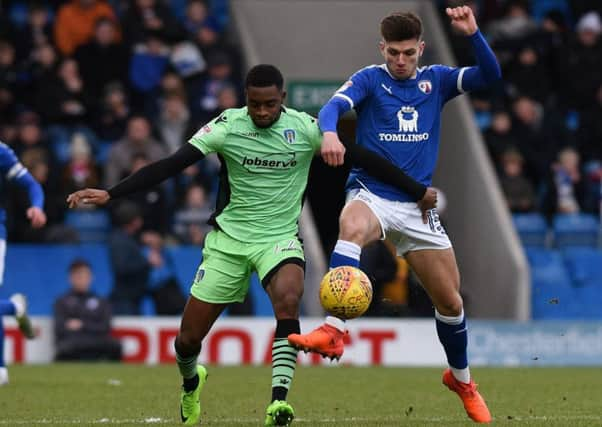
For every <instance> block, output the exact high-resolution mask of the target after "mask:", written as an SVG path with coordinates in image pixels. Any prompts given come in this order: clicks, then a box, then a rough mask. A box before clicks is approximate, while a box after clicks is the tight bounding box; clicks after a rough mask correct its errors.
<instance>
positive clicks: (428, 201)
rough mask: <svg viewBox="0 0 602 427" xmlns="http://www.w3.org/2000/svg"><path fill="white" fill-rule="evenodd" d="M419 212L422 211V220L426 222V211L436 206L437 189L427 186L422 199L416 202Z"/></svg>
mask: <svg viewBox="0 0 602 427" xmlns="http://www.w3.org/2000/svg"><path fill="white" fill-rule="evenodd" d="M416 204H417V205H418V208H419V209H420V212H422V222H423V223H425V224H426V223H427V222H428V211H430V210H431V209H435V208H436V207H437V190H435V189H434V188H433V187H428V188H427V189H426V192H425V193H424V196H422V199H420V200H419V201H418V202H417V203H416Z"/></svg>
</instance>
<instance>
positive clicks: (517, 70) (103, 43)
mask: <svg viewBox="0 0 602 427" xmlns="http://www.w3.org/2000/svg"><path fill="white" fill-rule="evenodd" d="M458 4H466V5H468V6H469V7H471V8H472V9H473V11H474V12H475V14H476V16H477V22H478V24H479V26H480V29H481V31H482V32H483V33H484V35H485V37H486V38H487V40H488V41H489V43H490V45H491V46H492V48H493V50H494V51H495V53H496V55H497V57H498V60H499V61H500V64H501V66H502V71H503V82H501V83H500V84H499V85H498V86H497V87H493V88H491V89H490V90H487V91H483V92H477V93H471V94H470V95H467V96H463V97H459V98H457V99H456V100H454V101H452V102H451V103H449V104H448V105H447V106H446V109H445V113H444V118H443V124H442V132H441V135H442V141H441V151H440V157H439V165H438V169H437V172H436V176H435V182H434V185H435V186H436V187H437V188H438V189H440V192H441V193H440V197H439V200H440V207H439V210H440V216H441V219H442V222H443V223H444V225H445V226H446V228H447V231H448V233H449V235H450V237H451V239H452V242H453V244H454V247H455V249H456V253H457V257H458V262H459V266H460V271H461V274H462V294H463V298H464V301H465V308H466V311H467V313H468V315H469V316H470V319H478V320H476V321H475V323H474V328H475V333H474V334H473V337H471V340H473V341H472V342H473V344H471V345H472V348H475V351H477V353H478V351H480V350H479V349H481V350H483V353H482V354H480V353H479V354H480V355H479V354H477V355H476V357H475V358H476V360H477V363H478V362H479V360H480V361H481V363H496V362H500V361H501V362H502V363H529V362H528V361H529V360H533V359H532V353H533V352H538V351H539V352H540V353H541V351H542V349H543V348H544V347H545V348H548V347H546V346H545V341H541V343H540V344H537V343H536V344H533V345H535V346H539V347H536V348H535V349H534V350H533V349H530V350H528V351H527V353H525V354H524V355H522V356H520V355H519V356H517V355H508V356H507V357H506V356H503V355H501V356H500V354H499V353H498V352H499V351H500V348H502V347H503V345H502V344H500V346H499V347H498V346H497V345H493V344H492V343H493V340H494V339H498V340H501V341H500V342H504V341H503V340H504V339H506V338H507V339H508V340H514V339H515V340H517V341H515V342H519V341H520V340H521V339H524V338H525V337H527V341H529V339H531V338H533V337H535V336H539V337H543V338H541V339H543V340H545V339H547V338H546V337H549V338H550V339H561V340H564V341H562V342H563V343H564V344H562V345H560V346H561V347H562V348H563V349H564V350H562V351H560V352H559V353H554V352H553V351H551V352H550V353H549V358H548V360H549V361H551V362H550V363H569V362H571V361H572V362H571V363H582V362H583V361H584V360H585V361H587V360H589V362H590V363H600V360H602V357H600V356H602V349H600V348H598V347H599V345H598V346H596V347H595V348H596V351H597V353H595V354H590V355H589V356H587V357H590V356H591V358H590V359H586V358H585V359H584V357H585V356H584V354H583V353H579V352H578V353H570V354H569V353H567V352H570V351H569V350H567V349H569V348H570V347H571V346H572V344H571V343H572V341H567V340H569V339H570V336H571V335H570V334H568V336H567V334H566V331H567V330H568V328H573V329H571V331H573V332H574V333H575V334H577V335H576V336H577V338H575V339H576V340H577V341H579V342H584V340H585V342H588V343H594V342H599V341H602V340H600V339H599V337H600V336H602V326H601V325H602V308H601V307H602V249H601V248H602V246H601V239H600V236H601V233H600V204H601V203H602V185H601V176H602V73H600V70H601V69H602V41H601V38H600V37H601V33H602V22H601V18H600V14H601V13H602V2H600V1H597V0H572V1H569V0H532V1H526V0H465V1H461V2H460V1H455V0H433V1H381V0H374V1H354V0H330V1H325V0H321V1H318V0H229V1H228V0H172V1H162V0H130V1H126V0H113V1H101V0H72V1H60V0H55V1H20V0H12V1H11V0H3V1H1V2H0V5H1V6H0V7H1V9H0V140H1V141H3V142H4V143H6V144H7V145H9V146H10V147H12V148H13V150H14V151H15V152H16V153H17V155H18V156H19V158H20V159H21V161H22V163H23V164H24V165H25V166H26V167H27V168H28V169H29V171H30V172H31V173H32V175H33V176H34V177H35V178H36V179H37V180H38V181H39V182H40V183H41V184H42V185H43V187H44V190H45V192H46V205H45V210H46V212H47V214H48V218H49V221H48V224H47V226H46V227H45V228H44V229H43V230H42V231H41V232H40V231H34V230H32V229H31V228H30V227H29V225H28V221H27V218H26V217H25V216H24V215H23V212H24V211H25V208H26V206H27V200H28V199H27V197H26V195H24V194H22V193H21V192H19V191H17V190H16V189H12V188H9V189H7V191H9V196H8V198H7V199H6V200H7V201H6V206H5V207H6V209H7V211H8V216H7V229H8V250H7V258H6V271H5V280H4V285H3V287H2V288H0V294H1V295H2V296H7V295H10V294H12V293H14V292H17V291H18V292H23V293H25V294H26V295H27V296H28V297H29V300H30V312H31V314H33V315H34V316H37V319H38V324H39V328H40V330H41V331H42V332H43V334H42V335H44V333H47V334H51V332H50V330H51V322H50V321H49V319H50V318H51V316H52V315H53V304H54V303H55V301H56V300H57V298H59V297H60V296H61V295H63V294H64V293H65V292H66V291H67V290H68V289H69V266H70V265H71V264H72V263H73V261H74V260H77V259H82V260H85V261H86V262H87V263H89V265H90V267H91V272H92V279H91V289H93V290H94V292H96V293H97V294H98V295H99V296H101V297H105V298H107V299H109V302H112V303H113V306H112V310H113V314H114V315H115V316H117V317H116V323H115V324H116V325H117V326H119V325H120V320H119V319H120V316H145V318H144V319H142V318H136V317H125V318H123V319H124V320H123V322H125V323H122V325H127V326H128V327H129V328H130V329H131V328H137V327H138V328H141V327H142V326H141V325H142V324H144V325H145V326H144V328H143V329H141V330H143V331H144V333H145V334H147V333H148V334H150V335H152V334H155V333H156V332H157V328H161V325H169V327H170V328H173V327H174V325H175V328H177V317H173V316H177V315H178V314H179V313H180V312H181V309H182V304H183V298H185V296H186V295H187V294H188V289H189V286H190V284H191V282H192V278H193V277H194V274H195V272H196V269H197V267H198V265H199V263H200V261H201V259H202V247H203V240H204V236H205V234H206V233H207V232H208V231H209V228H208V226H207V225H206V220H207V218H208V217H209V215H210V214H211V212H212V208H213V206H214V203H215V195H216V189H217V188H216V186H217V176H218V173H219V162H218V160H217V158H214V157H212V156H209V157H207V158H205V159H204V160H203V161H202V162H200V163H199V164H196V165H193V166H191V167H190V168H188V169H187V170H185V171H184V172H183V173H182V174H180V175H179V176H177V177H175V178H173V179H170V180H168V181H166V182H164V183H163V184H161V185H159V186H157V187H155V188H152V189H150V190H147V191H145V192H142V193H139V194H136V195H135V196H133V197H130V198H128V200H127V201H118V202H113V203H111V204H110V205H109V206H108V208H107V209H94V208H87V207H82V208H79V209H76V210H68V209H67V205H66V204H65V198H66V196H67V195H68V194H69V193H71V192H73V191H75V190H78V189H81V188H85V187H100V188H108V187H110V186H112V185H114V184H116V183H117V182H118V181H119V180H120V179H122V178H123V177H125V176H127V175H128V174H130V173H132V172H134V171H135V170H137V169H138V168H140V167H142V166H144V165H145V164H147V163H148V162H153V161H155V160H157V159H160V158H162V157H164V156H166V155H169V154H170V153H172V152H174V151H175V150H177V149H178V147H179V146H180V145H181V144H184V143H186V141H187V139H188V138H189V137H190V136H191V135H192V134H193V133H194V132H195V131H196V130H197V129H198V128H200V127H201V126H202V125H203V124H204V123H206V122H207V121H208V120H210V119H211V118H213V117H215V116H216V115H218V114H219V113H220V112H221V111H223V110H224V109H227V108H233V107H240V106H243V105H244V90H243V89H244V88H243V77H244V75H245V73H246V71H247V70H248V69H249V68H250V67H251V66H253V65H255V64H258V63H273V64H275V65H276V66H278V67H279V68H280V69H281V70H282V71H283V74H284V76H285V80H286V87H287V91H288V98H287V104H288V105H289V106H291V107H294V108H297V109H300V110H304V111H307V112H308V113H311V114H316V113H317V111H318V110H319V108H320V107H321V106H322V105H323V104H324V103H325V102H326V101H327V100H328V99H329V98H330V96H331V95H332V93H333V92H334V91H335V90H336V89H337V88H338V87H339V86H340V85H341V84H342V83H343V82H344V81H346V80H347V78H348V76H350V75H351V74H352V73H353V72H355V71H356V70H358V69H359V68H361V67H363V66H365V65H368V64H372V63H381V62H382V58H381V57H380V54H379V52H378V49H377V43H378V40H379V32H378V31H379V23H380V19H381V18H382V17H383V16H385V15H386V14H388V13H390V12H392V11H395V10H401V9H408V10H413V11H415V12H417V13H418V14H419V15H420V16H421V17H422V19H423V21H424V25H425V35H424V40H425V42H426V51H425V55H424V56H423V62H424V64H431V63H443V64H448V65H458V66H466V65H472V64H474V58H473V56H472V51H471V47H470V44H469V42H468V41H467V40H466V39H465V38H464V37H461V36H459V35H456V34H454V33H453V32H452V31H451V29H450V26H449V22H448V20H447V18H446V17H445V15H444V9H445V7H448V6H455V5H458ZM354 126H355V118H354V116H353V115H352V114H350V115H348V116H345V118H344V120H342V121H341V122H340V134H341V136H342V137H343V138H345V139H352V138H354ZM347 173H348V169H346V168H337V169H332V168H328V167H327V166H326V165H325V164H324V163H323V162H322V161H321V159H319V158H316V159H315V160H314V164H313V165H312V173H311V176H310V182H309V186H308V191H307V203H306V205H305V209H304V212H303V216H302V220H301V231H302V236H303V237H304V239H305V245H306V251H307V259H308V270H307V280H306V292H305V296H304V301H303V314H304V315H305V316H307V318H308V319H310V320H309V323H307V325H308V327H307V328H309V326H310V325H312V322H314V323H315V322H318V321H319V319H318V318H319V317H320V316H322V314H323V312H322V309H321V307H320V305H319V301H318V298H317V287H318V285H319V281H320V279H321V277H322V275H323V274H324V273H325V271H326V258H327V255H328V254H329V252H330V251H331V249H332V247H333V246H334V243H335V242H336V236H337V233H338V223H337V218H338V213H339V211H340V209H341V207H342V206H343V201H344V193H343V185H344V182H345V179H346V176H347ZM124 241H127V242H128V243H132V244H133V245H134V248H135V252H136V253H135V254H134V255H132V256H138V257H140V259H142V260H143V261H142V262H141V263H140V264H139V265H138V266H137V267H136V268H134V267H133V263H132V262H131V260H132V259H133V258H131V257H130V256H129V255H123V254H124V252H123V250H124ZM130 247H131V246H130ZM393 253H394V252H393V251H392V248H391V247H390V246H389V244H388V243H387V242H378V243H376V244H374V245H371V246H370V247H368V248H366V249H365V250H364V252H363V254H362V266H363V268H364V270H365V271H366V272H367V273H368V274H369V276H370V277H371V279H372V282H373V285H374V291H375V298H374V300H373V303H372V306H371V307H370V310H369V313H368V314H367V317H375V318H377V319H378V321H382V322H384V323H382V324H379V325H381V326H379V327H382V328H385V329H386V328H387V327H391V326H390V325H392V324H393V323H388V322H389V321H391V320H392V319H397V320H398V321H399V318H404V319H405V318H415V317H432V316H433V309H432V306H431V305H430V302H429V300H428V298H427V297H426V295H425V293H424V292H423V291H422V289H421V287H420V284H419V283H418V281H417V279H416V277H415V276H414V275H413V274H412V272H411V271H410V270H409V268H408V266H407V264H406V263H405V261H404V260H403V259H402V258H396V257H395V256H394V255H393ZM132 283H136V289H135V290H134V289H133V285H131V284H132ZM124 299H128V301H129V303H128V304H121V302H123V300H124ZM159 316H172V317H166V319H165V321H162V320H161V318H160V317H159ZM240 316H265V317H266V320H265V325H264V323H261V325H264V326H265V333H264V335H268V334H269V330H270V328H272V327H273V326H272V323H273V322H272V321H270V316H272V309H271V306H270V303H269V300H268V299H267V297H266V296H265V294H264V292H263V289H262V288H261V286H260V285H259V283H258V281H257V279H254V282H253V284H252V286H251V291H250V294H249V297H248V299H247V301H245V303H243V304H237V305H234V306H232V307H231V308H230V309H229V311H228V312H227V313H226V315H225V317H226V318H224V319H222V320H223V322H226V324H229V325H234V326H232V327H241V328H242V327H243V326H241V325H243V323H244V322H245V321H244V319H243V320H241V321H240V322H239V323H236V320H231V322H234V323H227V322H229V320H228V319H227V317H232V318H233V319H239V318H240ZM151 317H152V318H151ZM387 319H388V320H387ZM162 322H164V323H162ZM165 322H166V323H165ZM357 322H358V323H356V325H360V326H357V327H360V328H361V327H363V326H362V325H364V324H363V323H362V322H363V320H360V321H357ZM410 322H411V321H410ZM428 322H429V323H427V324H428V325H429V328H430V329H429V331H430V330H433V329H434V328H432V325H431V323H430V321H428ZM480 322H483V323H480ZM405 324H406V323H395V325H405ZM407 324H408V325H410V324H411V323H407ZM149 325H151V326H149ZM152 325H155V326H152ZM366 325H370V323H366ZM386 325H389V326H386ZM418 325H423V323H419V324H418ZM352 326H353V322H350V328H351V327H352ZM397 327H398V326H395V328H397ZM149 328H150V329H149ZM153 328H154V329H153ZM303 328H304V329H305V328H306V327H305V326H303ZM479 328H481V329H479ZM149 331H150V332H149ZM121 333H122V335H123V330H122V331H121ZM249 333H251V332H249ZM416 334H417V337H418V335H420V334H418V333H416ZM428 334H431V335H432V339H433V340H434V341H433V342H434V344H437V343H436V337H435V335H434V331H433V332H428ZM525 334H526V335H525ZM528 334H532V335H528ZM117 335H119V334H118V333H117ZM126 335H127V334H126ZM150 335H149V336H150ZM431 335H428V337H430V336H431ZM9 336H10V334H9ZM153 336H154V335H153ZM529 337H530V338H529ZM559 337H562V338H559ZM130 338H131V336H130ZM171 339H173V336H172V337H171ZM417 339H419V337H418V338H417ZM151 342H152V344H151V346H155V345H157V344H156V343H155V342H154V341H153V340H151ZM371 342H372V344H374V342H375V341H371ZM27 345H28V346H29V345H34V346H40V347H36V348H37V350H36V351H37V352H38V353H40V352H41V353H40V354H42V356H39V357H38V356H34V355H33V352H31V351H30V352H29V353H27V354H25V355H23V354H22V355H21V356H20V357H21V360H31V361H44V360H48V359H49V358H51V356H52V352H53V349H52V343H51V342H50V340H49V339H47V340H46V341H44V339H42V340H40V342H39V343H37V344H27ZM136 345H137V344H136ZM134 347H135V346H133V347H132V346H130V347H128V346H126V348H125V354H126V355H125V357H126V358H127V357H130V360H135V357H134V356H132V354H134V353H135V352H136V351H137V350H135V349H134V350H132V348H134ZM167 347H168V346H167ZM167 347H166V348H167ZM15 348H18V343H17V344H12V345H11V344H9V348H8V352H9V353H10V354H9V355H8V358H9V360H10V359H11V357H12V359H13V360H17V359H19V356H15ZM136 348H137V347H136ZM157 348H158V350H157ZM157 348H155V349H154V350H151V353H153V354H154V356H152V358H154V359H153V361H157V360H159V359H160V357H159V356H157V355H156V354H159V353H160V350H161V347H157ZM433 348H436V347H433ZM128 349H129V350H128ZM169 351H171V350H169ZM362 351H363V350H362ZM366 351H368V350H366ZM425 351H426V350H425ZM429 351H430V350H429ZM433 351H436V352H439V353H440V350H433ZM563 351H564V353H563ZM128 352H129V353H128ZM30 353H31V354H30ZM360 353H362V352H361V351H360V350H358V352H357V355H355V356H354V353H353V352H352V353H351V357H352V358H353V357H357V358H358V360H361V361H363V360H364V359H365V360H371V361H372V362H374V360H373V359H370V358H369V357H368V356H366V357H364V356H362V355H360ZM439 353H436V358H435V359H434V360H435V362H437V361H438V360H439V359H437V357H439V358H440V354H439ZM128 354H129V356H128ZM149 354H150V353H149ZM253 354H254V353H253ZM362 354H363V353H362ZM149 357H151V356H149ZM157 357H159V359H157ZM170 357H171V356H170ZM370 357H371V356H370ZM417 357H418V356H417ZM479 357H481V358H480V359H479ZM554 357H557V358H556V359H554ZM235 359H236V358H235ZM385 359H386V357H385ZM543 359H544V360H545V357H543ZM141 360H144V361H149V360H150V359H141ZM160 360H163V359H160ZM387 360H388V359H387ZM391 360H392V361H393V362H391V363H398V362H399V363H403V361H402V362H400V361H399V360H396V359H395V360H394V359H391ZM596 360H597V362H593V361H596ZM525 361H527V362H525ZM381 362H383V361H382V360H381V361H379V362H378V363H381ZM385 362H386V360H385ZM361 363H363V362H361ZM383 363H384V362H383ZM409 363H413V362H412V361H410V362H409Z"/></svg>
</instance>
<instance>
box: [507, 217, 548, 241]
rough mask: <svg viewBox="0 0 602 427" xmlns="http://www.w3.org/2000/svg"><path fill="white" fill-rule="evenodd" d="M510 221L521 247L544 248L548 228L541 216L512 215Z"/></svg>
mask: <svg viewBox="0 0 602 427" xmlns="http://www.w3.org/2000/svg"><path fill="white" fill-rule="evenodd" d="M512 221H513V222H514V226H515V227H516V232H517V233H518V236H519V237H520V240H521V242H522V243H523V245H525V246H541V247H544V246H546V241H547V236H548V226H547V224H546V220H545V218H544V217H543V215H542V214H540V213H524V214H513V215H512Z"/></svg>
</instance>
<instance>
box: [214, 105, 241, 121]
mask: <svg viewBox="0 0 602 427" xmlns="http://www.w3.org/2000/svg"><path fill="white" fill-rule="evenodd" d="M245 117H247V107H241V108H228V109H226V110H224V111H222V112H221V114H220V115H219V116H217V117H215V118H214V119H213V120H211V122H212V123H213V124H219V123H222V124H225V125H228V124H231V123H233V122H234V121H236V120H239V119H240V118H245Z"/></svg>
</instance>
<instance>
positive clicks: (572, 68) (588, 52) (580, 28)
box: [560, 12, 602, 110]
mask: <svg viewBox="0 0 602 427" xmlns="http://www.w3.org/2000/svg"><path fill="white" fill-rule="evenodd" d="M576 31H577V34H576V37H575V38H574V39H573V40H572V41H571V42H570V43H569V46H568V48H567V49H566V55H564V57H563V60H564V61H563V62H564V66H565V68H564V70H565V72H564V73H563V75H562V76H563V80H564V81H563V82H561V83H562V84H561V85H560V88H561V89H563V95H564V97H565V99H566V101H567V102H568V104H569V105H570V106H571V107H573V108H575V109H577V110H584V109H587V108H588V107H589V106H590V105H592V104H593V103H595V96H596V91H597V89H598V87H599V86H600V85H601V84H602V76H601V75H600V69H602V43H601V42H600V34H601V33H602V22H600V15H598V13H597V12H590V13H587V14H585V15H583V16H582V17H581V19H579V21H578V22H577V28H576Z"/></svg>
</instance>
